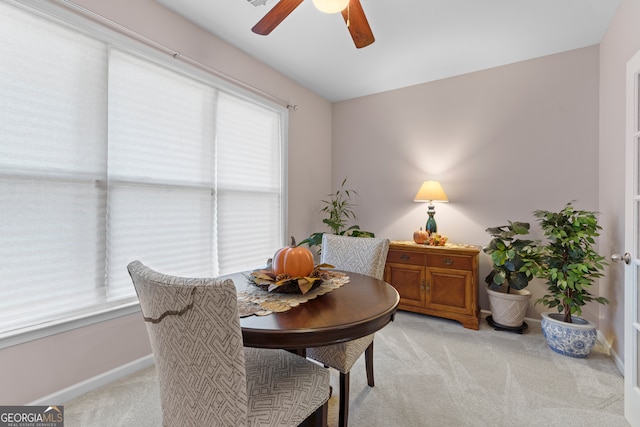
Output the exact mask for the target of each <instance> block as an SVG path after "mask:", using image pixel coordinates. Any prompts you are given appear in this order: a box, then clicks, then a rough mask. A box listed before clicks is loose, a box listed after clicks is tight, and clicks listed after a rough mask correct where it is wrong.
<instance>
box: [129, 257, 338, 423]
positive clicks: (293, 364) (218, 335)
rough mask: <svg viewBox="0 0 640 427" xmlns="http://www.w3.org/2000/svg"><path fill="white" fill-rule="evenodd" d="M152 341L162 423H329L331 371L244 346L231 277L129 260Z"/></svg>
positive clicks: (297, 358)
mask: <svg viewBox="0 0 640 427" xmlns="http://www.w3.org/2000/svg"><path fill="white" fill-rule="evenodd" d="M127 268H128V270H129V274H130V276H131V278H132V280H133V284H134V286H135V289H136V292H137V294H138V298H139V300H140V307H141V309H142V315H143V317H144V320H145V322H146V326H147V332H148V334H149V338H150V341H151V347H152V350H153V357H154V359H155V363H156V370H157V372H158V380H159V384H160V400H161V407H162V420H163V421H162V423H163V426H166V427H173V426H189V427H191V426H193V427H202V426H230V427H231V426H233V427H235V426H258V425H259V426H297V425H299V424H300V423H302V422H303V421H305V419H307V418H310V417H311V416H314V417H315V419H314V421H315V422H316V425H318V424H321V425H323V426H326V423H327V412H328V400H329V377H330V375H329V372H328V370H327V369H325V368H323V367H321V366H318V365H317V364H316V363H313V362H312V361H309V360H306V359H305V358H303V357H300V356H298V355H295V354H293V353H290V352H287V351H284V350H269V349H258V348H248V347H243V345H242V332H241V329H240V318H239V315H238V306H237V296H236V288H235V286H234V284H233V281H232V280H230V279H226V280H221V279H215V278H207V279H196V278H184V277H175V276H169V275H164V274H161V273H158V272H156V271H154V270H152V269H150V268H148V267H146V266H145V265H143V264H142V263H141V262H140V261H134V262H132V263H130V264H129V265H128V267H127Z"/></svg>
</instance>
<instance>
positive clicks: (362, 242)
mask: <svg viewBox="0 0 640 427" xmlns="http://www.w3.org/2000/svg"><path fill="white" fill-rule="evenodd" d="M388 252H389V239H380V238H368V237H348V236H339V235H335V234H325V235H324V236H322V262H325V263H327V264H331V265H333V266H334V267H336V268H337V269H339V270H344V271H350V272H352V273H359V274H365V275H367V276H373V277H375V278H376V279H381V280H382V278H383V276H384V265H385V262H386V260H387V253H388Z"/></svg>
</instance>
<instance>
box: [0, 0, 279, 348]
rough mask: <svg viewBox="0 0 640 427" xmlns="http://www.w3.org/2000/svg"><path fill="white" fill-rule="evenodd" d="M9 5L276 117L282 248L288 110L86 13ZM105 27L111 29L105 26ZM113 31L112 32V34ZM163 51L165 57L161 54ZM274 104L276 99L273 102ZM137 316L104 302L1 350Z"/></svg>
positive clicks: (128, 303) (40, 0)
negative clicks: (260, 108) (209, 86)
mask: <svg viewBox="0 0 640 427" xmlns="http://www.w3.org/2000/svg"><path fill="white" fill-rule="evenodd" d="M0 1H3V2H5V3H7V4H9V5H12V6H15V7H18V8H20V9H22V10H24V11H26V12H27V13H32V14H34V15H36V16H37V17H40V18H43V19H47V20H49V21H50V22H52V23H54V24H57V25H62V26H64V27H66V28H67V29H70V30H72V31H77V32H79V33H82V34H84V35H87V36H89V37H92V38H94V39H97V40H99V41H101V42H104V43H105V44H106V45H107V46H108V47H113V48H116V49H119V50H122V51H124V52H127V53H129V54H132V55H135V56H137V57H139V58H142V59H144V60H147V61H151V62H153V63H155V64H156V65H160V66H162V67H165V68H167V69H169V70H171V71H174V72H177V73H180V74H182V75H186V76H188V77H189V78H193V79H196V80H198V81H200V82H202V83H204V84H207V85H211V86H213V87H215V89H216V90H219V91H222V92H227V93H229V94H231V95H232V96H236V97H240V98H242V99H244V100H246V101H249V102H252V103H255V104H258V105H260V106H263V107H267V108H270V109H273V110H276V111H278V112H279V113H280V115H281V123H280V128H281V146H280V150H281V153H280V160H281V168H280V171H281V177H280V180H281V191H282V204H281V215H280V222H281V224H280V226H281V230H282V235H281V236H280V240H281V242H280V244H281V245H282V244H283V243H284V242H285V236H287V235H288V230H287V224H288V218H287V214H288V180H287V176H288V168H287V165H288V162H287V160H288V155H287V153H288V128H289V124H288V117H289V115H288V111H287V106H285V105H282V104H280V103H277V102H275V101H274V100H272V99H267V98H266V97H263V96H260V94H259V92H260V91H259V90H257V89H256V90H255V91H252V90H250V89H252V88H251V87H249V86H246V87H243V86H242V82H238V83H239V84H235V83H234V79H233V78H231V77H229V78H228V79H225V78H222V77H220V76H218V75H216V74H215V73H216V70H213V69H211V70H207V68H208V67H207V66H204V65H200V64H199V63H197V62H196V61H193V60H187V61H179V60H177V59H178V58H179V55H178V54H173V55H171V54H169V53H167V51H168V50H169V49H166V48H163V47H162V46H160V45H156V44H155V43H154V42H153V41H150V40H146V39H144V38H143V37H141V36H140V39H138V38H137V37H135V33H132V32H131V31H128V30H126V29H124V28H120V27H119V25H118V24H115V23H112V22H110V21H107V20H105V19H104V18H102V17H100V16H98V15H96V14H94V13H93V12H91V11H88V10H84V9H82V8H79V7H78V9H81V10H82V14H78V13H75V12H73V11H71V10H69V9H68V8H65V7H63V6H61V5H54V4H52V3H51V2H49V1H46V0H28V1H27V0H0ZM108 24H110V25H108ZM111 27H112V28H111ZM163 50H164V51H163ZM274 99H275V98H274ZM139 312H140V305H139V303H138V301H137V299H136V298H129V299H126V300H120V301H116V302H111V303H109V302H103V304H101V305H100V306H94V307H91V308H89V309H87V310H86V311H84V312H80V313H74V314H73V315H71V316H68V317H65V318H63V319H59V320H54V321H48V322H45V323H42V324H39V325H33V326H28V327H24V328H20V329H17V330H14V331H9V332H0V349H3V348H7V347H10V346H14V345H17V344H21V343H25V342H29V341H32V340H37V339H41V338H45V337H48V336H51V335H55V334H59V333H62V332H67V331H70V330H74V329H77V328H82V327H86V326H89V325H93V324H96V323H100V322H104V321H109V320H113V319H116V318H119V317H122V316H127V315H131V314H135V313H139Z"/></svg>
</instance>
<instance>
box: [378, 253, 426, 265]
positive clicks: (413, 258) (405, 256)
mask: <svg viewBox="0 0 640 427" xmlns="http://www.w3.org/2000/svg"><path fill="white" fill-rule="evenodd" d="M425 258H426V255H425V254H423V253H420V252H414V251H403V250H394V249H390V250H389V253H388V254H387V262H390V263H397V264H413V265H426V264H425V261H426V260H425Z"/></svg>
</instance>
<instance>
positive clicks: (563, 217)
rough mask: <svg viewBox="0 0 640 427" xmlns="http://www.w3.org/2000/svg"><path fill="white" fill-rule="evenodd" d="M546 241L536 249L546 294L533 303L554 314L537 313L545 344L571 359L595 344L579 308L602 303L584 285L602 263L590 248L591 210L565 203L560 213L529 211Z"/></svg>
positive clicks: (594, 225)
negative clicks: (593, 303)
mask: <svg viewBox="0 0 640 427" xmlns="http://www.w3.org/2000/svg"><path fill="white" fill-rule="evenodd" d="M534 215H535V216H536V218H538V221H539V223H540V226H541V227H542V230H543V232H544V235H545V236H546V237H547V239H548V243H547V244H546V245H544V246H543V247H542V258H541V260H542V261H541V262H542V264H541V268H540V270H539V274H538V275H539V277H541V278H543V279H545V280H546V284H547V294H545V295H544V296H543V297H542V298H540V299H538V300H537V301H536V304H538V303H541V304H543V305H545V306H546V307H548V308H556V309H557V312H556V313H542V332H543V334H544V337H545V339H546V340H547V344H548V345H549V347H550V348H551V349H552V350H553V351H555V352H557V353H560V354H564V355H566V356H571V357H586V356H588V355H589V353H590V352H591V350H592V349H593V346H594V345H595V343H596V327H595V324H594V323H592V322H590V321H589V320H586V319H584V318H582V317H580V316H581V315H582V306H584V305H585V304H586V303H588V302H591V301H596V302H598V303H600V304H607V303H608V302H609V301H608V300H607V299H606V298H603V297H598V296H594V295H592V294H591V292H590V291H589V289H590V288H591V286H592V285H593V283H594V281H595V280H596V279H598V278H600V277H602V270H603V268H604V265H606V263H605V262H604V257H602V256H600V255H599V254H598V253H597V252H596V250H595V249H594V248H593V245H594V244H595V238H596V237H597V236H599V235H600V233H599V231H600V230H601V227H600V226H599V225H598V221H597V214H596V213H595V212H592V211H585V210H578V209H575V208H574V206H573V204H572V203H571V202H569V203H567V204H566V205H565V206H564V208H563V209H562V210H561V211H560V212H550V211H545V210H537V211H535V212H534Z"/></svg>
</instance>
